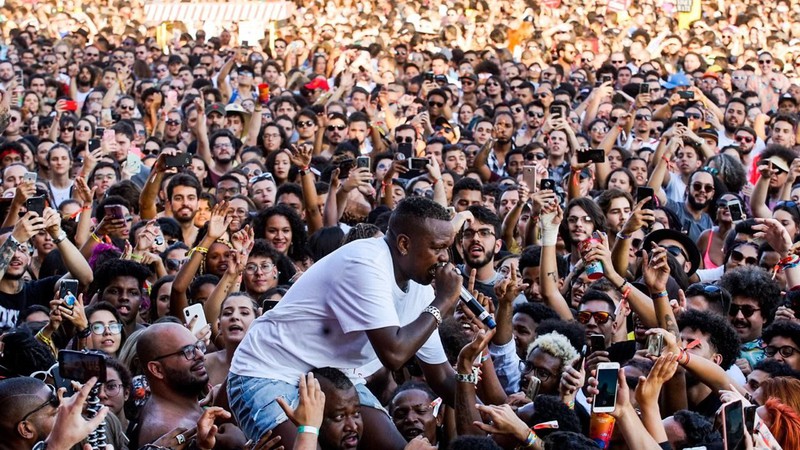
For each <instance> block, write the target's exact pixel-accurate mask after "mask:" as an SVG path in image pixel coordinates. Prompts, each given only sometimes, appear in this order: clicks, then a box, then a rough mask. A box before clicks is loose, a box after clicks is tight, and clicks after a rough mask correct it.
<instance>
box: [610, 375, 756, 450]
mask: <svg viewBox="0 0 800 450" xmlns="http://www.w3.org/2000/svg"><path fill="white" fill-rule="evenodd" d="M598 367H599V366H598ZM722 442H723V444H724V448H725V450H744V448H745V445H744V411H743V409H742V401H741V400H736V401H733V402H729V403H725V404H724V405H722Z"/></svg>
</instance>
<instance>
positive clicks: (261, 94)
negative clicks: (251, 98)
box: [258, 83, 269, 105]
mask: <svg viewBox="0 0 800 450" xmlns="http://www.w3.org/2000/svg"><path fill="white" fill-rule="evenodd" d="M258 101H259V102H261V104H264V105H265V104H267V103H268V102H269V85H268V84H267V83H261V84H259V85H258Z"/></svg>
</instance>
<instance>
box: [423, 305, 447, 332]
mask: <svg viewBox="0 0 800 450" xmlns="http://www.w3.org/2000/svg"><path fill="white" fill-rule="evenodd" d="M422 312H423V313H428V314H430V315H432V316H433V318H434V319H436V327H437V328H438V327H439V326H440V325H441V324H442V312H441V311H439V308H437V307H435V306H433V305H430V306H426V307H425V309H423V310H422Z"/></svg>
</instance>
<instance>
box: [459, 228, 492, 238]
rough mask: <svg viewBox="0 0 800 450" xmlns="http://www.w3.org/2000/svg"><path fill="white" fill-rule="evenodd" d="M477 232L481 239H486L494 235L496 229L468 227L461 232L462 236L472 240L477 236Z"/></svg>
mask: <svg viewBox="0 0 800 450" xmlns="http://www.w3.org/2000/svg"><path fill="white" fill-rule="evenodd" d="M476 234H477V235H478V236H480V237H481V239H486V238H488V237H489V236H494V231H492V230H491V229H489V228H481V229H480V230H472V229H466V230H464V231H462V232H461V238H462V239H465V240H467V241H471V240H472V239H474V238H475V235H476Z"/></svg>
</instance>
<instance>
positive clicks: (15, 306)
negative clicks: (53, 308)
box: [0, 275, 61, 330]
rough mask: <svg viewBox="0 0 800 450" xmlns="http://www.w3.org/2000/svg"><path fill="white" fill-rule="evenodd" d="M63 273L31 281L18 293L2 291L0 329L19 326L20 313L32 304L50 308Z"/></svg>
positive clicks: (0, 293)
mask: <svg viewBox="0 0 800 450" xmlns="http://www.w3.org/2000/svg"><path fill="white" fill-rule="evenodd" d="M60 278H61V275H55V276H52V277H47V278H42V279H41V280H36V281H30V282H28V283H25V284H24V285H23V286H22V290H20V291H19V292H17V293H16V294H7V293H5V292H0V330H7V329H9V328H13V327H15V326H17V318H19V313H20V312H21V311H22V310H23V309H25V308H27V307H28V306H30V305H43V306H46V307H48V308H49V306H50V300H52V299H53V293H54V292H55V288H56V281H58V280H59V279H60Z"/></svg>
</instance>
